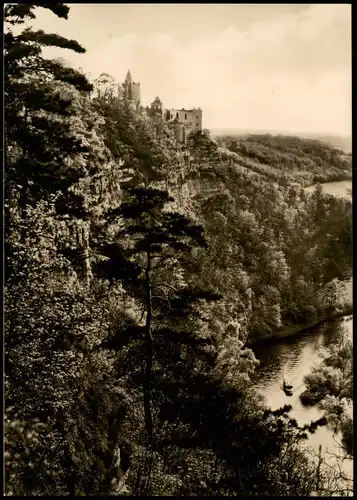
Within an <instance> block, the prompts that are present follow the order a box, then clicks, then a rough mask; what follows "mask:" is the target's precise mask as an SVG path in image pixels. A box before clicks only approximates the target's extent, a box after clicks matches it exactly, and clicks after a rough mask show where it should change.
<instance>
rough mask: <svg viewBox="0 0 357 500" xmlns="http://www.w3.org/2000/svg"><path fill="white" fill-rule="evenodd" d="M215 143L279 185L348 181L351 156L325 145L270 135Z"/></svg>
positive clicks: (234, 138)
mask: <svg viewBox="0 0 357 500" xmlns="http://www.w3.org/2000/svg"><path fill="white" fill-rule="evenodd" d="M218 143H219V144H220V145H222V146H224V147H227V148H228V149H229V151H231V152H232V153H234V155H233V158H235V159H236V160H237V161H238V162H239V163H240V164H241V165H242V166H245V167H247V168H249V169H250V170H253V171H254V172H257V173H259V174H261V175H263V176H266V177H270V178H272V179H274V180H275V181H276V182H279V183H280V184H283V185H286V184H288V183H290V182H294V181H295V182H298V183H300V184H302V185H309V184H312V183H316V182H329V181H339V180H344V179H351V177H352V164H351V154H350V153H345V152H344V151H342V150H340V149H337V148H334V147H332V146H330V145H329V144H326V143H325V142H322V141H319V140H314V139H302V138H300V137H294V136H284V135H277V136H272V135H270V134H265V135H248V136H243V137H230V136H227V137H226V136H224V137H219V138H218Z"/></svg>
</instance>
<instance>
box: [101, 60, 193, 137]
mask: <svg viewBox="0 0 357 500" xmlns="http://www.w3.org/2000/svg"><path fill="white" fill-rule="evenodd" d="M95 87H96V90H95V93H94V95H95V96H96V97H105V96H107V97H108V98H110V97H124V99H126V100H127V101H128V102H129V103H130V104H131V105H133V106H135V107H137V106H140V83H139V82H134V81H133V79H132V77H131V72H130V69H129V70H128V72H127V74H126V78H125V82H124V83H123V84H118V83H116V82H115V80H114V79H113V77H110V76H109V75H106V74H102V75H101V76H100V77H99V78H98V79H97V81H96V85H95ZM146 109H147V112H148V114H149V115H150V116H151V117H153V118H155V117H161V118H163V119H164V120H165V121H166V123H167V124H168V126H169V127H170V128H171V129H172V130H173V131H174V133H175V136H176V138H177V140H178V141H180V142H182V143H186V141H187V137H188V136H189V135H190V134H192V133H196V132H201V131H202V110H201V108H192V109H185V108H181V109H164V108H163V103H162V102H161V100H160V98H159V97H156V98H155V99H154V101H153V102H152V103H151V105H150V108H146Z"/></svg>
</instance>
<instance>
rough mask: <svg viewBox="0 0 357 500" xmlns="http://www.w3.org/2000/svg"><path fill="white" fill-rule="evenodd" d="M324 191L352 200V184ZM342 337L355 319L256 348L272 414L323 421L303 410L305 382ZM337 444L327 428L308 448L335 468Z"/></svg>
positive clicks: (260, 385)
mask: <svg viewBox="0 0 357 500" xmlns="http://www.w3.org/2000/svg"><path fill="white" fill-rule="evenodd" d="M322 187H323V189H324V191H325V192H326V193H328V194H333V195H336V196H345V197H349V198H351V195H350V191H349V190H350V189H351V188H352V182H351V181H342V182H331V183H328V184H323V185H322ZM313 188H314V187H311V188H307V190H310V191H312V190H313ZM346 296H347V297H349V298H350V299H351V301H352V280H350V281H349V282H347V283H346ZM342 335H343V336H348V337H349V338H351V339H352V316H349V317H344V318H342V319H339V320H335V321H330V322H328V323H324V324H323V325H319V326H317V327H314V328H312V329H311V330H309V331H308V332H305V333H304V334H302V335H299V336H298V337H290V338H285V339H276V340H274V341H270V342H268V343H262V344H258V345H256V346H254V348H253V350H254V353H255V356H256V357H257V359H259V361H260V366H259V367H258V368H257V370H256V374H255V379H254V385H255V387H256V388H257V389H258V390H259V392H260V393H261V394H263V395H264V396H265V399H266V401H267V404H268V405H269V406H270V407H271V408H272V409H273V410H275V409H277V408H280V407H282V406H284V405H285V404H290V405H292V407H293V408H292V410H291V412H290V416H291V417H293V418H296V420H297V421H298V423H299V424H301V425H303V424H307V423H310V422H311V420H317V419H319V418H320V417H322V415H323V413H322V411H321V410H319V408H317V407H316V406H310V407H304V406H303V405H302V404H301V402H300V398H299V396H300V394H301V393H302V392H303V391H304V390H305V386H304V382H303V379H304V376H305V375H307V374H308V373H309V372H310V370H311V368H313V367H314V366H316V365H318V364H319V363H320V362H321V360H322V357H323V356H324V355H325V354H326V352H327V351H326V348H328V346H329V345H331V344H333V343H335V342H336V341H337V339H338V338H340V337H341V336H342ZM284 378H285V379H287V380H289V381H291V383H292V384H293V386H294V393H293V396H290V397H289V396H286V395H285V393H284V392H283V390H282V383H283V380H284ZM351 412H352V410H351ZM351 416H352V415H351ZM336 440H337V441H340V436H339V435H337V436H336V435H334V434H333V432H332V431H331V430H329V429H328V428H327V427H326V426H324V427H320V428H318V430H317V431H316V432H315V434H312V435H311V437H310V438H309V441H308V445H309V446H310V447H311V448H312V449H313V450H314V451H315V452H316V453H318V450H319V446H320V445H321V447H322V455H323V456H324V458H325V460H326V461H328V462H329V463H331V464H332V465H333V464H334V461H333V458H331V457H330V455H329V454H328V452H332V453H337V452H338V447H337V444H336ZM343 470H344V472H345V473H347V474H348V476H349V477H353V461H352V460H347V461H345V462H344V466H343Z"/></svg>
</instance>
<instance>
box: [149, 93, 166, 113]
mask: <svg viewBox="0 0 357 500" xmlns="http://www.w3.org/2000/svg"><path fill="white" fill-rule="evenodd" d="M151 113H152V114H153V115H162V113H163V111H162V102H161V101H160V99H159V98H158V97H156V98H155V100H154V101H153V102H152V103H151Z"/></svg>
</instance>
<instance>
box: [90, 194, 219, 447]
mask: <svg viewBox="0 0 357 500" xmlns="http://www.w3.org/2000/svg"><path fill="white" fill-rule="evenodd" d="M127 194H128V198H127V200H126V201H125V202H123V203H122V205H121V206H120V207H119V208H118V209H114V210H112V211H110V212H109V213H108V214H107V220H108V222H111V223H113V222H115V221H116V220H118V218H120V219H121V221H126V222H129V224H127V225H126V227H125V228H124V229H122V230H120V231H118V232H117V234H116V238H117V240H118V241H119V242H120V240H121V242H122V244H121V245H120V244H118V241H113V242H112V243H107V244H105V245H102V246H101V248H100V250H101V253H102V254H103V255H105V256H106V257H107V258H108V260H106V261H104V262H101V263H99V264H98V266H97V270H98V272H101V273H102V274H104V275H105V276H107V277H110V278H111V279H113V278H114V279H121V280H122V281H123V282H124V283H126V286H127V287H128V288H129V289H131V290H135V293H136V294H137V296H139V297H140V298H141V300H142V302H143V304H144V307H145V314H146V319H145V325H144V326H143V327H137V328H135V327H134V328H133V329H132V330H131V332H130V334H129V333H128V332H127V335H128V337H127V341H130V338H132V337H131V335H134V336H135V335H139V334H143V336H144V338H145V363H146V369H145V377H144V410H145V428H146V434H147V446H148V448H149V449H152V448H153V447H154V442H155V435H154V430H153V422H152V411H151V397H152V369H153V354H154V349H155V347H156V348H157V350H159V348H160V345H163V344H164V343H165V342H167V341H170V342H173V343H176V344H181V345H182V344H186V345H189V344H191V345H194V344H196V345H198V344H200V343H202V340H201V341H200V339H198V338H197V337H195V335H193V334H192V332H189V331H187V330H186V331H182V330H181V331H180V330H179V328H178V326H179V325H180V319H182V318H185V319H186V318H187V317H188V316H189V315H190V314H191V313H192V312H193V305H194V303H195V302H197V301H198V300H200V299H203V300H217V299H218V298H219V297H218V296H217V295H215V294H213V293H211V292H204V291H202V290H195V289H191V288H189V287H187V286H181V287H177V288H176V287H175V286H174V285H173V281H174V280H173V281H171V282H170V283H168V282H167V280H163V281H162V280H160V279H158V278H159V277H160V274H161V276H162V274H163V273H162V270H163V269H166V270H168V271H169V268H170V264H174V267H175V262H178V261H177V259H178V258H180V257H181V258H183V255H184V253H185V252H189V251H190V250H191V249H192V248H194V247H195V246H205V240H204V238H203V227H202V226H198V225H195V224H193V223H192V221H191V220H190V219H189V218H187V217H185V216H183V215H181V214H179V213H177V212H173V211H169V210H168V209H167V205H168V204H169V203H170V202H173V201H174V200H173V198H171V197H170V196H169V195H168V193H167V192H165V191H160V190H158V189H154V188H141V187H138V188H131V189H129V190H128V193H127ZM127 237H130V238H131V241H132V244H131V245H129V247H128V246H127V247H126V248H125V245H124V244H123V239H124V240H125V238H127ZM169 273H170V271H169ZM171 276H172V275H171ZM181 285H182V283H181ZM164 317H165V318H166V320H167V321H166V323H165V326H163V318H164ZM174 325H176V327H175V326H174ZM120 342H121V344H118V339H116V340H113V339H112V340H111V341H109V342H108V343H107V344H106V346H107V347H119V346H120V345H122V343H123V338H122V339H121V341H120Z"/></svg>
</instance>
